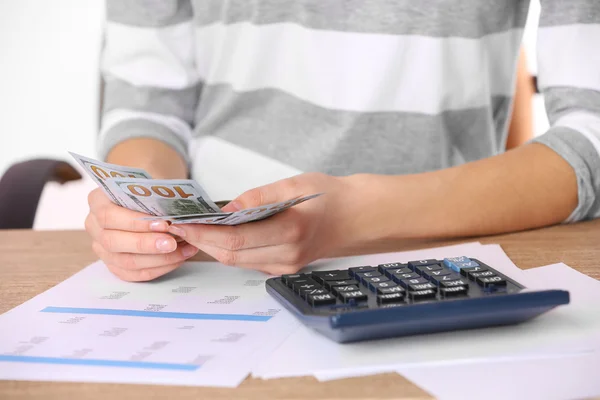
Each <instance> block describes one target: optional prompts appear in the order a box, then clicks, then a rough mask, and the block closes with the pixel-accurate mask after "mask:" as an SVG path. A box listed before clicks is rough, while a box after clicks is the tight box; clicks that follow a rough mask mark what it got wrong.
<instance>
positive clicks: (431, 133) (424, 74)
mask: <svg viewBox="0 0 600 400" xmlns="http://www.w3.org/2000/svg"><path fill="white" fill-rule="evenodd" d="M528 9H529V1H528V0H107V19H108V21H107V24H106V32H105V47H104V50H103V55H102V73H103V77H104V79H105V92H104V104H103V111H102V113H103V114H102V127H101V132H100V136H99V150H100V156H101V157H103V158H104V157H106V155H107V154H108V152H109V151H110V149H111V148H112V147H113V146H115V145H116V144H117V143H119V142H121V141H123V140H126V139H129V138H134V137H150V138H156V139H159V140H161V141H163V142H165V143H167V144H169V145H171V146H172V147H173V148H174V149H176V150H177V151H178V152H179V153H180V154H181V155H182V156H184V157H185V158H186V159H187V160H188V161H189V162H191V163H201V160H196V159H195V154H194V143H195V141H197V140H199V138H202V137H206V136H213V137H217V138H219V139H222V140H224V141H227V142H230V143H232V144H235V145H238V146H241V147H244V148H247V149H250V150H253V151H256V152H258V153H260V154H263V155H265V156H267V157H270V158H272V159H275V160H278V161H281V162H283V163H285V164H288V165H291V166H293V167H295V168H298V169H300V170H302V171H320V172H324V173H328V174H332V175H348V174H353V173H377V174H405V173H416V172H423V171H431V170H436V169H441V168H447V167H450V166H454V165H458V164H461V163H465V162H469V161H474V160H478V159H481V158H484V157H489V156H492V155H495V154H499V153H501V152H503V151H504V150H505V142H506V138H507V131H508V123H509V119H510V111H511V106H512V98H513V92H514V88H515V75H516V63H517V58H518V53H519V47H520V44H521V39H522V34H523V28H524V25H525V21H526V17H527V12H528ZM541 9H542V11H541V15H540V26H539V30H538V44H537V50H538V54H537V57H538V70H539V71H538V85H539V88H540V90H541V92H542V94H543V96H544V99H545V102H546V109H547V113H548V116H549V120H550V123H551V127H550V129H549V131H548V132H546V133H545V134H543V135H542V136H540V137H538V138H536V139H535V141H536V142H539V143H542V144H544V145H546V146H548V147H550V148H551V149H553V150H554V151H556V152H557V153H558V154H559V155H560V156H562V157H563V158H564V159H565V160H566V161H567V162H568V163H569V164H570V165H571V166H572V167H573V168H574V170H575V171H576V173H577V178H578V199H579V204H578V206H577V208H576V209H575V210H574V211H573V213H572V214H571V216H570V217H569V220H568V221H577V220H581V219H585V218H593V217H597V216H600V1H599V0H568V1H567V0H541ZM557 190H561V189H560V188H557Z"/></svg>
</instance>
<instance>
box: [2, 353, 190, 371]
mask: <svg viewBox="0 0 600 400" xmlns="http://www.w3.org/2000/svg"><path fill="white" fill-rule="evenodd" d="M2 361H6V362H24V363H31V364H53V365H88V366H94V367H123V368H143V369H167V370H172V371H195V370H197V369H198V368H200V365H193V364H171V363H157V362H146V361H119V360H98V359H83V358H60V357H34V356H9V355H2V354H0V362H2Z"/></svg>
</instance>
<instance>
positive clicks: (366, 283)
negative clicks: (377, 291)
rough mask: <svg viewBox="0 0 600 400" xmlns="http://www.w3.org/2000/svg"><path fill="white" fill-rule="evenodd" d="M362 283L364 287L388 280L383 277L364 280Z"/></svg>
mask: <svg viewBox="0 0 600 400" xmlns="http://www.w3.org/2000/svg"><path fill="white" fill-rule="evenodd" d="M363 281H364V282H365V285H368V284H369V283H380V282H389V279H388V278H386V277H385V276H376V277H373V278H365V279H363Z"/></svg>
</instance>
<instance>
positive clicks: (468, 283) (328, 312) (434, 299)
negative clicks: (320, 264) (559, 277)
mask: <svg viewBox="0 0 600 400" xmlns="http://www.w3.org/2000/svg"><path fill="white" fill-rule="evenodd" d="M266 288H267V292H268V293H269V294H270V295H272V296H273V297H274V298H275V299H276V300H277V301H279V302H280V303H281V304H282V305H283V306H284V307H285V308H286V309H288V310H289V311H291V312H292V313H293V314H294V315H295V316H296V317H297V318H298V319H299V320H300V321H301V322H302V323H304V324H305V325H307V326H309V327H311V328H313V329H315V330H317V331H318V332H320V333H321V334H323V335H325V336H327V337H329V338H330V339H332V340H334V341H336V342H339V343H346V342H356V341H362V340H372V339H381V338H389V337H397V336H406V335H416V334H426V333H434V332H443V331H453V330H461V329H473V328H484V327H492V326H500V325H510V324H517V323H521V322H524V321H527V320H529V319H532V318H535V317H536V316H538V315H540V314H542V313H545V312H547V311H549V310H551V309H553V308H554V307H557V306H559V305H563V304H568V303H569V292H567V291H564V290H528V289H527V288H525V287H524V286H523V285H521V284H519V283H518V282H516V281H515V280H513V279H511V278H510V277H508V276H506V275H504V274H502V273H500V272H499V271H497V270H495V269H494V268H492V267H491V266H489V265H486V264H484V263H483V262H481V261H479V260H477V259H474V258H473V259H471V258H468V257H454V258H445V259H443V260H434V259H431V260H416V261H410V262H407V263H389V264H381V265H377V266H356V267H351V268H348V269H347V270H330V271H312V272H308V273H300V274H294V275H282V276H281V277H276V278H270V279H268V280H267V282H266Z"/></svg>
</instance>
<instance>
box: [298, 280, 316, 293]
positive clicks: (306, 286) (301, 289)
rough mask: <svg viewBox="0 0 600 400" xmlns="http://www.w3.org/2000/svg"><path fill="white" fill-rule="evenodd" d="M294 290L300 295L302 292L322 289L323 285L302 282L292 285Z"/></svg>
mask: <svg viewBox="0 0 600 400" xmlns="http://www.w3.org/2000/svg"><path fill="white" fill-rule="evenodd" d="M292 288H293V289H294V292H296V293H298V294H300V293H302V292H306V291H309V290H314V289H321V288H322V287H321V285H319V284H317V283H316V282H315V283H309V282H302V283H295V284H293V285H292Z"/></svg>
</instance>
